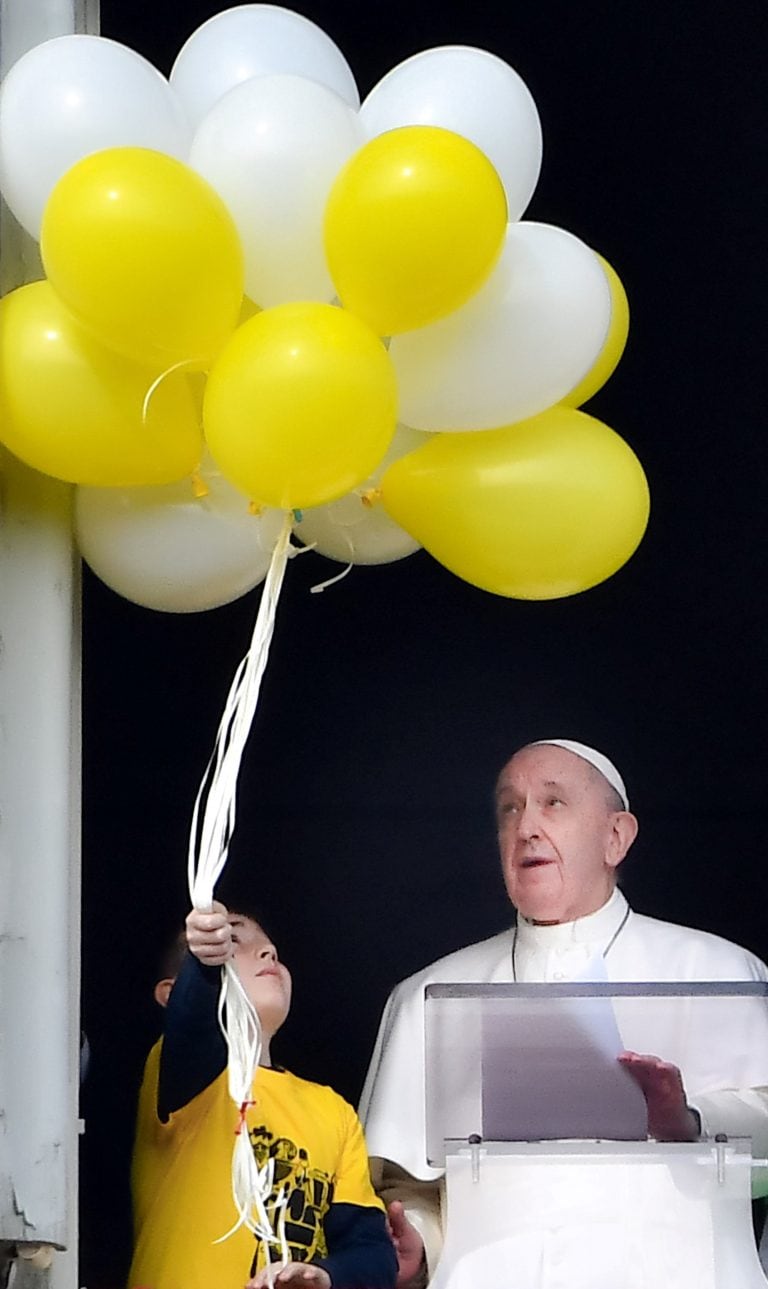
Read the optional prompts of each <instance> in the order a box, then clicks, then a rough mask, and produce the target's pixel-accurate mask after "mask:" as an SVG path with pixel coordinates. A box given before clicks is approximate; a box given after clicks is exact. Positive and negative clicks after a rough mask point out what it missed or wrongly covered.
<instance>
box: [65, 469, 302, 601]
mask: <svg viewBox="0 0 768 1289" xmlns="http://www.w3.org/2000/svg"><path fill="white" fill-rule="evenodd" d="M201 475H202V477H203V479H204V482H205V483H206V485H207V487H208V489H209V491H208V494H207V496H204V497H196V496H195V495H194V492H193V488H192V484H191V481H190V480H189V479H186V480H185V481H184V482H183V483H174V484H168V485H165V486H163V487H160V488H78V489H77V490H76V505H75V514H76V530H77V540H78V543H79V546H80V552H81V554H82V556H83V559H84V560H85V561H86V563H87V564H89V565H90V567H91V568H92V569H93V571H94V573H95V574H96V575H97V577H100V578H101V580H102V582H106V584H107V586H109V587H111V588H112V590H113V591H116V592H117V594H118V595H122V596H123V597H124V598H125V599H126V600H132V601H133V603H134V604H141V605H143V606H144V607H145V608H148V609H159V610H160V611H161V612H164V613H197V612H200V611H201V610H203V609H214V608H217V607H218V606H219V605H221V604H228V603H229V602H230V601H231V600H236V599H237V598H238V597H239V596H241V595H244V594H245V593H246V592H247V591H250V590H251V589H252V587H254V586H257V585H258V583H259V582H261V581H262V580H263V579H264V577H265V576H266V573H267V569H268V568H269V562H270V558H271V555H272V549H273V547H274V544H275V541H276V539H277V536H278V533H279V532H280V528H281V525H282V522H283V515H282V511H279V510H263V511H262V512H261V513H260V514H258V515H253V514H251V513H250V511H249V508H248V498H247V497H245V496H243V494H242V493H241V492H237V491H236V489H234V488H233V487H232V485H231V484H230V483H228V482H227V481H226V479H224V478H222V476H221V475H220V474H219V473H218V471H216V470H215V468H209V469H206V468H205V467H204V468H203V470H202V471H201Z"/></svg>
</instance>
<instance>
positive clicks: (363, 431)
mask: <svg viewBox="0 0 768 1289" xmlns="http://www.w3.org/2000/svg"><path fill="white" fill-rule="evenodd" d="M540 162H541V130H540V125H539V118H538V114H537V111H536V107H535V104H534V102H533V99H532V98H531V95H530V93H529V91H528V90H527V88H526V86H525V85H524V83H523V81H522V80H521V79H520V77H519V76H518V75H517V73H516V72H515V71H513V69H512V68H511V67H510V66H508V65H507V64H506V63H505V62H503V61H502V60H501V59H500V58H498V57H496V56H495V55H494V54H492V53H489V52H486V51H484V50H480V49H474V48H469V47H464V46H448V47H445V48H438V49H429V50H427V51H425V52H424V53H421V54H417V55H416V56H414V57H412V58H410V59H408V60H407V61H406V62H404V63H402V64H401V65H400V66H398V67H395V68H394V69H393V70H392V71H390V72H389V73H388V75H386V76H385V77H384V79H383V80H382V81H381V82H380V83H379V84H378V85H376V86H375V88H374V89H373V91H372V92H371V93H370V94H369V95H368V97H367V99H366V100H365V102H364V103H363V104H362V105H361V104H360V100H359V96H358V92H357V89H356V86H355V82H354V78H353V76H352V73H351V71H350V68H349V66H348V64H347V62H346V60H345V59H344V57H343V55H342V54H341V52H340V51H339V49H338V48H337V47H336V45H335V44H334V43H333V42H332V40H331V39H330V37H329V36H328V35H326V34H325V33H324V32H323V31H322V30H321V29H320V28H319V27H317V26H316V25H315V24H314V23H312V22H310V21H309V20H308V19H306V18H304V17H302V16H300V15H299V14H297V13H294V12H292V11H290V10H287V9H282V8H278V7H276V6H274V5H270V4H246V5H241V6H239V7H237V8H233V9H229V10H226V11H225V12H222V13H219V14H217V15H216V16H215V17H213V18H211V19H210V20H209V21H208V22H206V23H204V24H203V26H201V27H200V28H199V29H198V30H197V31H196V32H194V33H193V35H192V36H191V37H190V38H189V40H188V41H187V43H186V44H185V45H184V46H183V48H182V49H181V51H180V53H179V55H178V57H177V59H176V62H175V64H174V67H173V70H172V72H171V75H170V78H169V79H168V80H166V79H165V78H164V77H163V76H162V75H161V74H160V73H159V72H158V71H157V70H156V69H155V68H154V67H152V66H151V65H150V64H149V63H148V62H147V61H146V60H145V59H143V58H142V57H141V56H140V55H139V54H137V53H135V52H134V51H132V50H130V49H128V48H126V47H125V46H122V45H120V44H117V43H115V42H114V41H111V40H108V39H104V38H101V37H95V36H64V37H60V38H58V39H55V40H51V41H47V42H46V43H44V44H42V45H39V46H38V47H36V48H35V49H32V50H31V51H30V52H29V53H28V54H26V55H25V56H24V57H22V58H21V59H20V60H19V61H18V62H17V63H16V65H15V66H14V67H13V68H12V69H11V70H10V72H9V73H8V75H7V77H6V79H5V82H4V84H3V86H2V89H1V90H0V188H1V189H2V192H3V195H4V197H5V199H6V201H7V202H8V205H9V206H10V208H11V210H12V211H13V212H14V214H15V215H16V217H17V219H18V220H19V221H20V223H21V224H22V225H23V226H24V227H25V228H26V229H27V230H28V232H29V233H30V234H31V235H32V236H33V237H35V238H37V239H39V241H40V249H41V256H42V262H43V265H44V269H45V274H46V277H45V280H43V281H40V282H35V283H32V284H31V285H28V286H23V287H20V288H18V289H17V290H15V291H13V292H11V293H10V294H9V295H8V296H6V298H5V299H4V300H3V301H2V302H1V303H0V344H1V346H2V348H1V351H0V363H1V365H2V371H1V372H0V441H2V443H4V444H5V446H6V447H7V448H8V449H9V450H10V451H11V452H12V453H15V454H16V455H17V456H18V457H19V458H21V459H22V460H23V461H24V462H26V463H27V464H28V465H31V466H32V467H34V468H35V469H38V470H41V471H43V472H45V473H47V474H51V475H53V476H55V477H57V478H59V479H63V480H66V481H68V482H71V483H73V484H76V485H77V525H78V537H79V542H80V546H81V550H82V552H83V555H84V557H85V558H86V560H87V561H88V562H89V563H90V564H91V566H92V567H93V568H94V570H95V571H96V572H97V573H98V574H99V575H100V576H102V577H103V579H104V580H105V581H106V582H107V583H108V584H109V585H111V586H112V587H113V588H114V589H115V590H117V591H118V592H119V593H121V594H123V595H125V596H127V597H128V598H129V599H132V600H135V601H137V602H138V603H142V604H147V605H150V606H151V607H155V608H159V609H165V610H170V611H177V612H184V611H192V610H198V609H205V608H210V607H213V606H214V605H216V604H221V603H224V602H226V601H228V600H231V599H233V598H235V597H236V596H238V595H241V594H243V593H244V592H245V591H247V590H249V589H250V588H251V587H252V586H254V585H255V584H256V583H257V582H258V581H260V580H261V579H262V578H263V577H264V574H265V571H266V568H267V565H268V562H269V558H270V552H271V550H272V547H273V545H274V542H275V535H276V533H277V531H278V530H279V529H280V526H281V523H282V517H283V515H284V514H285V512H287V511H292V512H293V513H294V516H295V531H296V533H297V535H298V536H299V538H300V540H301V541H302V542H303V543H305V544H314V545H315V547H316V549H317V550H318V551H320V552H321V553H324V554H327V555H328V556H329V557H330V558H332V559H336V560H341V561H344V562H345V563H380V562H386V561H389V560H393V559H398V558H401V557H403V556H405V555H408V554H410V553H411V552H412V551H413V550H415V549H417V548H418V547H419V546H420V545H422V546H424V547H425V548H426V549H427V550H428V551H430V552H431V553H432V554H433V555H434V556H435V557H436V558H437V559H439V560H440V561H441V562H442V563H443V564H445V565H446V566H447V567H448V568H449V569H451V570H453V571H454V572H455V573H457V574H458V575H459V576H460V577H462V578H464V579H466V580H467V581H469V582H471V583H474V584H475V585H477V586H480V587H483V588H485V589H487V590H490V591H492V592H495V593H497V594H500V595H505V596H514V597H519V598H532V599H539V598H540V599H546V598H551V597H556V596H563V595H570V594H573V593H575V592H578V591H581V590H584V589H585V588H587V587H590V586H593V585H595V584H596V583H597V582H600V581H601V580H603V579H604V578H606V577H608V576H610V574H612V573H613V572H615V570H616V569H617V568H619V567H620V566H621V565H622V564H623V563H624V562H625V560H627V559H628V558H629V556H630V555H631V554H632V552H633V550H634V549H635V547H636V546H637V544H638V543H639V541H640V539H641V537H642V534H643V531H644V528H645V525H646V522H647V516H648V490H647V485H646V481H645V478H644V475H643V471H642V468H641V466H640V464H639V462H638V460H637V458H636V457H635V455H634V453H633V452H632V451H631V449H630V448H629V447H628V445H627V444H626V443H624V442H623V441H622V440H621V439H620V438H619V437H618V435H617V434H615V433H614V432H613V431H612V430H611V429H609V428H608V427H607V426H605V425H603V424H601V423H600V422H599V421H597V420H595V419H594V418H592V417H590V416H588V415H586V414H584V413H583V412H581V411H578V410H576V409H577V408H578V407H580V406H581V404H582V403H583V402H585V401H586V400H587V399H588V398H589V397H591V395H592V394H593V393H594V392H595V390H596V389H598V388H599V387H600V386H601V384H602V383H603V382H604V381H605V380H607V378H608V376H609V375H610V374H611V371H612V370H613V368H614V367H615V365H616V363H617V362H618V360H619V357H620V356H621V352H622V349H623V346H624V342H625V340H626V334H627V325H628V311H627V303H626V297H625V295H624V292H623V288H622V286H621V283H620V281H619V279H618V278H617V276H616V274H615V273H614V271H613V270H612V268H611V267H610V266H609V265H608V264H607V263H606V262H605V261H603V260H602V259H601V258H600V257H599V255H598V254H596V253H595V251H594V250H592V249H591V248H590V247H588V246H586V245H585V244H584V243H583V242H582V241H580V240H579V239H578V238H577V237H575V236H573V235H572V234H571V233H568V232H566V231H565V230H563V229H561V228H557V227H553V226H551V225H546V224H541V223H535V222H529V221H523V220H522V219H521V216H522V215H523V212H524V211H525V209H526V207H527V205H528V202H529V200H530V198H531V195H532V193H533V191H534V188H535V185H536V182H537V178H538V173H539V167H540Z"/></svg>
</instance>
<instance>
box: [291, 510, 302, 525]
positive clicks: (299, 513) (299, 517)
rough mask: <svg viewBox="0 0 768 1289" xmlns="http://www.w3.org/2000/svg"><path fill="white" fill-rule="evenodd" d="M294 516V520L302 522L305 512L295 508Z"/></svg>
mask: <svg viewBox="0 0 768 1289" xmlns="http://www.w3.org/2000/svg"><path fill="white" fill-rule="evenodd" d="M293 518H294V520H295V521H296V523H297V524H300V523H301V521H302V519H303V518H304V512H303V511H302V510H296V509H294V511H293Z"/></svg>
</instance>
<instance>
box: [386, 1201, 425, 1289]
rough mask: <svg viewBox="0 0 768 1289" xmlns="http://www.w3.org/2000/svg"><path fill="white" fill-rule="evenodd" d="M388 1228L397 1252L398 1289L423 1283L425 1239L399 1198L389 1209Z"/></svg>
mask: <svg viewBox="0 0 768 1289" xmlns="http://www.w3.org/2000/svg"><path fill="white" fill-rule="evenodd" d="M387 1230H388V1231H389V1234H390V1236H391V1237H392V1243H393V1244H394V1246H395V1252H396V1254H397V1268H398V1270H397V1282H396V1284H397V1289H408V1286H409V1285H411V1284H412V1283H413V1282H414V1281H416V1280H418V1281H419V1283H421V1275H422V1271H423V1269H424V1241H423V1240H422V1238H421V1236H420V1235H419V1233H418V1231H417V1230H416V1227H415V1226H412V1225H411V1223H410V1222H409V1221H408V1218H407V1217H406V1215H405V1209H404V1208H403V1206H402V1204H401V1203H400V1201H399V1200H393V1202H392V1203H391V1204H390V1206H389V1209H388V1210H387Z"/></svg>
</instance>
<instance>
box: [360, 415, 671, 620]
mask: <svg viewBox="0 0 768 1289" xmlns="http://www.w3.org/2000/svg"><path fill="white" fill-rule="evenodd" d="M381 486H382V495H383V502H384V505H385V507H386V509H387V511H388V513H389V514H390V515H391V516H392V518H393V519H394V520H395V522H396V523H398V524H400V525H401V527H403V528H405V529H406V530H407V531H408V532H409V533H410V534H411V536H412V537H415V539H416V540H417V541H418V542H420V543H421V545H422V546H425V547H426V549H427V550H428V551H429V552H430V553H431V554H432V555H434V556H435V558H436V559H438V560H439V561H440V562H441V563H442V564H444V565H445V566H446V568H449V569H450V570H451V572H453V573H456V574H457V575H458V576H459V577H462V578H464V580H465V581H467V582H472V583H473V584H474V585H475V586H479V587H482V588H483V590H486V591H493V592H494V593H495V594H496V595H506V596H511V597H514V598H515V599H520V600H551V599H558V598H559V597H561V596H564V595H575V594H576V593H577V592H579V591H585V590H586V589H587V588H588V587H590V586H595V585H596V584H597V583H598V582H602V581H604V580H605V578H607V577H610V576H611V574H612V573H615V572H616V570H617V569H618V568H620V567H621V565H622V564H624V563H625V562H626V560H628V559H629V557H630V555H631V554H632V552H633V551H634V550H635V548H636V547H637V545H638V543H639V542H640V539H641V538H642V536H643V533H644V531H645V527H646V524H647V522H648V509H649V499H648V485H647V483H646V479H645V475H644V473H643V468H642V466H641V465H640V462H639V461H638V459H637V457H636V456H635V454H634V452H633V451H632V449H631V448H630V447H628V445H627V444H626V443H625V442H624V441H623V439H621V438H619V436H618V434H616V433H614V431H613V430H611V429H609V428H608V426H607V425H603V424H602V422H601V421H597V420H595V419H594V418H593V417H591V416H587V415H585V413H584V412H576V411H573V410H572V409H571V408H565V407H553V408H550V409H549V410H548V411H546V412H542V413H541V414H540V415H539V416H535V417H532V418H531V419H530V420H528V421H520V422H519V423H518V424H517V425H510V426H506V427H504V428H503V429H498V430H485V431H483V432H482V433H479V434H477V433H461V434H435V435H433V436H432V437H431V439H430V440H429V442H427V443H426V444H425V445H424V447H422V448H419V449H418V450H417V451H416V452H412V453H411V454H410V455H409V456H406V457H401V459H400V460H399V461H396V462H395V463H394V465H392V466H390V468H389V470H388V471H387V473H386V474H385V475H384V478H383V480H382V485H381Z"/></svg>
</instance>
